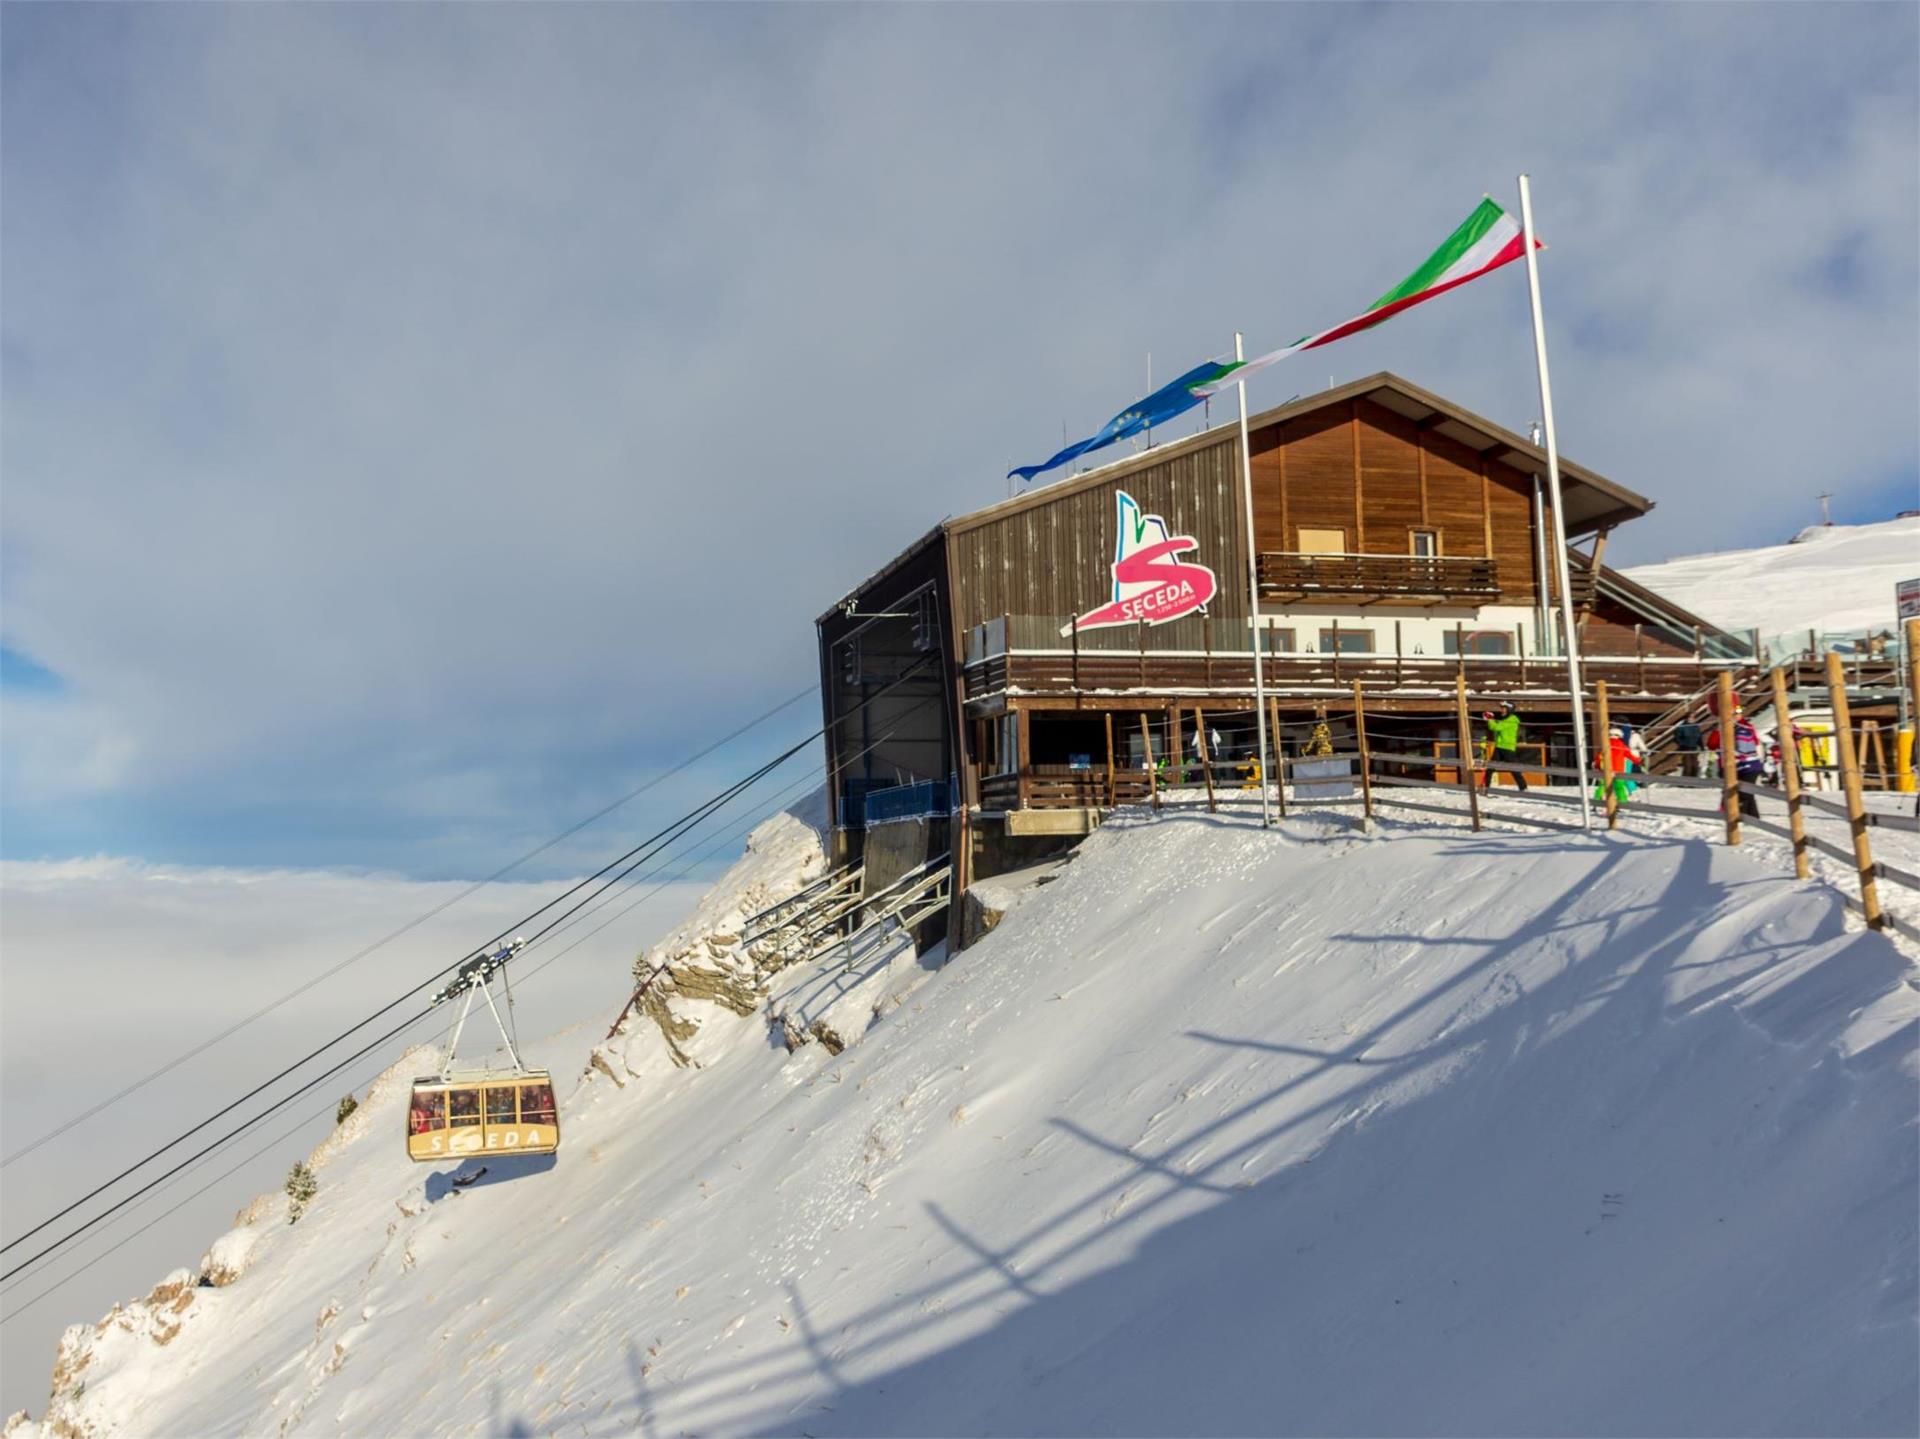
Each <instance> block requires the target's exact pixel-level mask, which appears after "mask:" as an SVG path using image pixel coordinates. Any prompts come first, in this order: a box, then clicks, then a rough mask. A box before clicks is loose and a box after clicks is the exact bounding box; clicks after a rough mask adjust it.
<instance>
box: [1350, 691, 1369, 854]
mask: <svg viewBox="0 0 1920 1439" xmlns="http://www.w3.org/2000/svg"><path fill="white" fill-rule="evenodd" d="M1353 732H1354V734H1355V735H1356V736H1357V737H1358V739H1359V741H1360V813H1361V814H1363V815H1365V816H1366V818H1367V819H1368V820H1369V821H1371V820H1372V818H1373V752H1372V751H1371V750H1370V749H1368V748H1367V701H1366V697H1365V695H1364V693H1363V692H1362V691H1361V688H1360V681H1359V680H1355V681H1354V682H1353Z"/></svg>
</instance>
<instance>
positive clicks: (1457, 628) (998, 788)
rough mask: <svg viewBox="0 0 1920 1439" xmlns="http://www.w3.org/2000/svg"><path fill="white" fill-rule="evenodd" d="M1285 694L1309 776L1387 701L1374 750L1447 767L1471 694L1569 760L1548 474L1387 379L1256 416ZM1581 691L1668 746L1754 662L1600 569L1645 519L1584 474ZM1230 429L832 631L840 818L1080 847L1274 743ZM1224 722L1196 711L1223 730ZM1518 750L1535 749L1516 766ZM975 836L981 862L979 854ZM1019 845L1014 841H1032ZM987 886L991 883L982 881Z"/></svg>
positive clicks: (1217, 430)
mask: <svg viewBox="0 0 1920 1439" xmlns="http://www.w3.org/2000/svg"><path fill="white" fill-rule="evenodd" d="M1249 434H1250V437H1251V450H1252V477H1253V536H1252V542H1253V550H1254V560H1255V565H1256V567H1257V573H1258V576H1259V592H1260V610H1261V623H1260V629H1259V644H1260V652H1261V656H1262V664H1263V666H1264V676H1263V677H1264V681H1265V685H1266V689H1267V692H1268V694H1269V696H1270V697H1271V698H1272V702H1273V709H1274V712H1275V714H1276V715H1277V717H1278V719H1279V722H1280V725H1279V728H1280V733H1279V736H1278V741H1279V744H1280V746H1281V748H1282V752H1284V753H1287V754H1294V753H1298V752H1299V747H1300V746H1301V745H1302V744H1303V743H1304V741H1305V739H1306V737H1307V736H1308V734H1309V733H1310V732H1311V730H1312V728H1313V725H1314V723H1315V722H1316V719H1318V718H1324V719H1325V720H1326V721H1327V722H1328V723H1329V724H1330V725H1331V726H1332V727H1333V730H1334V733H1335V736H1336V738H1337V737H1338V734H1339V726H1340V724H1341V722H1342V718H1343V716H1344V715H1345V714H1347V713H1349V712H1350V710H1351V696H1352V686H1353V683H1354V681H1356V680H1357V681H1360V682H1361V683H1362V685H1363V687H1364V690H1365V694H1366V698H1367V707H1368V715H1369V731H1370V732H1377V733H1376V738H1375V741H1374V748H1375V751H1376V753H1378V752H1381V751H1382V750H1384V751H1386V752H1388V753H1391V752H1392V751H1394V750H1396V749H1401V750H1404V751H1406V752H1409V753H1418V754H1422V755H1428V756H1432V755H1434V754H1436V753H1437V754H1442V755H1448V756H1450V755H1451V753H1452V751H1451V749H1450V748H1449V746H1450V745H1451V742H1452V738H1453V733H1454V730H1453V720H1452V716H1453V714H1454V704H1455V687H1456V680H1457V676H1460V675H1462V674H1464V676H1465V678H1466V682H1467V686H1468V689H1469V692H1470V696H1471V702H1472V704H1473V706H1474V708H1475V709H1476V711H1477V710H1478V709H1480V708H1483V707H1484V706H1485V704H1486V703H1489V702H1496V701H1498V700H1501V699H1512V700H1513V701H1514V702H1515V704H1516V706H1517V707H1518V708H1519V710H1520V712H1521V714H1522V716H1523V721H1524V722H1525V723H1526V725H1527V731H1526V735H1525V738H1526V740H1527V741H1528V743H1529V745H1530V746H1531V747H1532V752H1533V753H1535V754H1537V755H1538V756H1540V758H1541V759H1542V760H1547V759H1552V760H1554V761H1557V762H1559V763H1563V764H1564V763H1573V762H1574V756H1573V752H1572V743H1571V735H1570V728H1569V725H1570V720H1569V699H1568V695H1567V693H1566V686H1565V669H1564V662H1563V660H1562V658H1561V655H1562V647H1561V642H1560V635H1559V629H1560V626H1559V620H1558V613H1557V607H1558V596H1557V594H1556V593H1555V589H1554V583H1553V575H1552V566H1551V565H1550V564H1549V563H1548V560H1549V557H1550V553H1551V550H1550V546H1551V544H1552V540H1551V535H1552V519H1551V514H1550V512H1549V510H1548V497H1547V495H1546V494H1545V493H1544V491H1545V486H1544V483H1543V477H1544V475H1545V470H1546V456H1545V453H1544V452H1543V451H1542V450H1541V449H1539V448H1538V447H1536V446H1535V445H1533V444H1532V443H1530V442H1529V441H1528V440H1527V439H1525V438H1523V437H1522V436H1520V435H1517V434H1514V433H1513V432H1512V431H1510V430H1507V429H1505V428H1503V427H1502V426H1499V425H1496V424H1494V423H1493V422H1492V421H1490V420H1486V419H1483V418H1481V417H1480V416H1478V415H1475V414H1472V413H1471V412H1469V411H1467V410H1464V409H1462V408H1461V407H1460V406H1458V405H1455V404H1453V403H1452V402H1451V401H1448V400H1445V399H1442V398H1441V397H1440V396H1438V395H1435V394H1432V393H1430V392H1429V391H1426V390H1423V389H1421V388H1419V387H1418V386H1416V385H1413V384H1410V383H1409V382H1407V381H1406V380H1403V379H1400V378H1399V377H1398V376H1396V375H1392V374H1384V373H1383V374H1377V375H1373V376H1370V377H1368V378H1366V379H1363V380H1357V381H1355V382H1353V383H1351V384H1348V385H1344V386H1341V387H1339V388H1337V389H1332V390H1328V391H1326V392H1324V393H1321V394H1317V395H1313V396H1311V397H1307V398H1303V399H1300V400H1296V401H1294V402H1292V403H1290V404H1287V405H1283V406H1281V407H1280V408H1278V409H1275V410H1270V411H1268V412H1266V413H1264V414H1261V415H1258V416H1255V417H1253V418H1252V419H1251V420H1250V421H1249ZM1561 482H1562V491H1563V495H1564V499H1565V507H1566V513H1565V516H1564V519H1565V526H1566V536H1567V540H1568V542H1569V545H1570V546H1572V545H1573V544H1574V543H1575V542H1578V541H1586V540H1591V541H1592V550H1593V551H1595V552H1596V553H1593V554H1582V553H1580V552H1579V551H1578V550H1575V551H1574V553H1573V564H1572V574H1573V589H1574V594H1573V599H1574V602H1575V605H1576V608H1577V611H1578V613H1579V615H1580V620H1579V624H1580V627H1581V630H1582V635H1583V641H1582V653H1583V656H1584V657H1585V659H1586V666H1587V678H1588V683H1589V684H1591V683H1592V681H1593V680H1595V679H1603V680H1605V681H1607V683H1608V686H1609V689H1610V691H1611V700H1612V706H1613V712H1614V713H1615V714H1616V715H1620V716H1623V717H1626V718H1629V719H1631V720H1633V721H1634V722H1637V723H1646V722H1648V721H1651V720H1654V719H1656V718H1657V717H1659V716H1662V715H1664V714H1666V713H1668V712H1669V711H1671V710H1673V709H1674V707H1675V706H1676V704H1677V703H1679V702H1680V701H1682V700H1685V699H1687V698H1688V697H1690V696H1694V695H1697V694H1698V693H1699V692H1700V691H1701V689H1702V688H1703V687H1704V686H1706V685H1708V684H1710V683H1711V682H1712V680H1713V676H1714V672H1715V671H1716V670H1718V669H1719V668H1723V667H1727V666H1729V665H1737V664H1738V663H1740V662H1741V661H1742V660H1743V659H1744V658H1745V654H1746V652H1745V649H1744V647H1743V646H1742V645H1741V644H1740V643H1739V642H1738V641H1735V640H1734V639H1733V638H1732V637H1731V636H1729V635H1726V634H1725V633H1723V632H1721V631H1719V630H1716V629H1714V628H1713V627H1712V626H1711V625H1709V624H1707V623H1706V622H1705V621H1703V620H1701V619H1700V618H1699V617H1698V616H1695V615H1692V614H1689V613H1688V612H1686V611H1685V610H1683V609H1681V608H1680V607H1679V606H1677V605H1674V604H1672V603H1670V602H1668V601H1666V600H1664V599H1662V598H1661V597H1660V596H1658V595H1655V594H1653V593H1652V592H1651V591H1649V590H1647V589H1645V588H1644V587H1643V586H1640V585H1636V584H1633V583H1632V582H1631V581H1628V580H1627V579H1625V578H1624V577H1623V576H1620V575H1618V574H1616V573H1615V572H1614V571H1612V570H1609V569H1606V568H1605V567H1604V565H1602V564H1601V563H1599V556H1598V554H1597V552H1598V551H1599V550H1600V549H1601V547H1602V546H1603V545H1604V542H1605V536H1606V535H1607V533H1608V532H1609V531H1610V530H1611V529H1612V528H1613V527H1614V526H1616V525H1620V524H1623V523H1625V522H1627V521H1629V520H1632V519H1634V518H1636V517H1638V516H1640V515H1643V514H1645V513H1646V512H1647V511H1648V510H1649V509H1651V508H1652V502H1651V501H1650V500H1647V499H1645V498H1643V497H1642V496H1640V495H1638V494H1636V493H1634V492H1633V491H1631V490H1629V489H1626V488H1625V487H1623V486H1621V485H1618V484H1616V483H1614V482H1613V481H1611V480H1609V479H1606V478H1605V477H1604V476H1601V475H1598V474H1596V473H1594V472H1593V471H1591V470H1588V469H1586V468H1584V467H1582V466H1581V465H1578V464H1575V463H1572V462H1570V461H1567V460H1564V459H1563V460H1562V462H1561ZM1245 531H1246V520H1245V507H1244V501H1243V499H1242V491H1241V463H1240V439H1239V428H1238V426H1237V425H1226V426H1216V427H1214V428H1212V429H1209V430H1207V431H1205V432H1203V433H1201V434H1198V435H1194V436H1191V437H1189V438H1186V439H1181V440H1176V441H1174V442H1172V443H1169V444H1164V445H1160V446H1158V447H1156V448H1154V449H1152V450H1150V451H1148V452H1146V453H1143V454H1136V455H1132V456H1129V457H1127V458H1124V459H1122V460H1119V461H1117V462H1115V463H1113V464H1109V465H1106V466H1104V467H1102V468H1099V469H1096V470H1092V471H1089V472H1088V473H1085V474H1082V475H1078V476H1076V477H1074V478H1071V479H1066V480H1061V481H1058V482H1056V483H1054V484H1051V485H1044V486H1041V487H1039V488H1036V489H1034V490H1032V491H1030V492H1029V493H1026V494H1023V495H1020V496H1018V497H1016V498H1013V499H1009V500H1006V501H1004V502H1002V503H999V504H995V505H991V506H988V507H987V508H985V509H982V510H978V511H976V512H974V513H972V514H968V515H962V516H959V517H958V518H954V519H949V520H946V521H944V522H943V523H941V524H940V525H938V526H936V527H935V528H934V529H932V530H930V531H928V533H927V534H926V535H924V536H923V537H921V538H920V539H919V540H918V541H916V542H915V543H914V544H913V545H911V546H909V547H908V548H907V549H906V550H905V551H904V552H903V553H901V554H900V555H898V556H897V557H896V558H894V559H893V560H892V561H891V562H889V563H888V564H887V565H886V566H885V567H884V568H882V569H881V570H880V571H879V572H878V573H876V574H875V575H873V576H872V577H871V578H869V579H867V580H866V581H864V582H863V583H862V584H860V585H859V586H858V587H857V588H855V589H854V590H852V591H851V592H850V593H849V594H848V595H847V596H846V597H845V598H844V599H843V600H842V601H841V602H840V603H838V604H836V605H835V606H834V607H833V608H832V609H830V610H829V611H828V612H827V613H826V614H824V615H822V616H821V617H820V619H819V621H818V628H819V644H820V668H821V693H822V697H823V704H824V707H825V719H826V722H827V725H828V730H827V760H828V764H829V766H830V768H829V773H831V774H833V775H835V777H836V782H835V783H834V784H832V785H830V786H829V792H830V795H831V801H830V802H831V808H832V820H833V824H834V826H835V829H836V831H837V832H838V833H839V834H840V835H841V836H842V840H841V844H842V848H843V853H850V852H852V851H853V850H856V849H858V848H859V846H860V845H861V843H862V838H861V837H862V835H863V833H864V831H865V830H866V828H867V827H868V825H869V824H870V823H875V824H877V823H883V822H885V821H887V820H890V819H896V818H916V819H924V820H927V821H928V822H929V823H930V825H931V828H930V829H929V830H928V832H927V839H926V846H927V853H928V854H930V855H932V854H937V853H939V852H940V851H939V848H938V847H939V846H940V845H941V844H943V843H944V842H945V839H946V836H945V832H944V828H943V826H944V822H945V819H946V816H948V815H949V814H950V813H952V812H955V811H957V810H958V809H960V808H961V807H962V806H964V807H965V809H966V811H967V814H968V820H969V825H970V828H971V829H972V830H973V831H974V832H975V833H976V835H979V836H983V837H984V838H985V840H986V842H988V843H992V842H994V841H995V837H998V838H1007V837H1014V838H1017V837H1019V836H1023V835H1043V834H1064V833H1084V832H1085V831H1086V829H1087V828H1089V827H1090V826H1091V825H1092V823H1094V822H1095V821H1096V819H1097V816H1098V813H1099V811H1100V810H1102V809H1104V808H1106V807H1109V806H1111V805H1112V804H1114V803H1124V802H1128V801H1131V800H1136V799H1139V798H1141V797H1143V796H1144V793H1145V785H1146V757H1147V753H1148V750H1149V747H1150V748H1151V751H1152V757H1153V759H1154V761H1155V762H1159V761H1162V760H1168V761H1172V762H1174V763H1176V764H1178V763H1179V762H1181V761H1182V760H1183V759H1191V758H1192V747H1193V739H1194V731H1195V728H1196V724H1198V723H1204V724H1205V726H1206V733H1207V736H1208V739H1209V742H1210V745H1211V742H1212V739H1213V737H1214V736H1215V735H1217V736H1218V746H1217V751H1218V752H1216V753H1214V754H1213V756H1212V757H1213V759H1214V761H1215V762H1216V764H1223V763H1224V764H1229V765H1230V764H1232V763H1233V762H1234V761H1236V760H1243V759H1250V758H1251V756H1252V750H1253V747H1254V739H1253V735H1254V725H1253V708H1254V705H1253V694H1254V686H1253V669H1252V650H1253V644H1254V638H1255V636H1254V626H1253V622H1252V617H1251V614H1250V611H1249V606H1248V603H1247V575H1248V571H1247V537H1246V533H1245ZM1201 717H1203V718H1201ZM1523 752H1524V751H1523ZM976 842H980V841H978V840H977V841H976ZM1014 848H1015V849H1018V848H1019V846H1018V845H1015V846H1014ZM990 867H993V866H991V865H988V866H982V867H980V868H979V869H978V870H977V872H979V873H986V872H988V871H989V868H990Z"/></svg>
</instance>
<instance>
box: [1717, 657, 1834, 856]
mask: <svg viewBox="0 0 1920 1439" xmlns="http://www.w3.org/2000/svg"><path fill="white" fill-rule="evenodd" d="M1835 658H1836V659H1838V658H1839V656H1837V655H1836V656H1835ZM1716 683H1717V686H1718V689H1717V697H1718V701H1719V703H1718V709H1719V711H1720V808H1721V809H1722V810H1723V811H1724V812H1725V814H1726V820H1727V843H1728V844H1738V843H1740V791H1739V788H1738V786H1739V783H1740V766H1739V764H1738V763H1737V762H1736V761H1735V759H1734V756H1733V676H1732V675H1731V674H1730V673H1728V672H1727V671H1726V670H1721V671H1720V677H1719V679H1718V681H1716Z"/></svg>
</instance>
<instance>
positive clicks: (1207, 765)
mask: <svg viewBox="0 0 1920 1439" xmlns="http://www.w3.org/2000/svg"><path fill="white" fill-rule="evenodd" d="M1193 747H1194V748H1195V749H1197V750H1198V751H1200V775H1201V778H1203V779H1205V780H1206V782H1207V813H1208V814H1218V813H1219V812H1220V806H1219V805H1218V804H1216V803H1215V802H1214V798H1213V756H1212V755H1211V754H1210V753H1209V752H1208V745H1207V712H1206V711H1205V710H1203V709H1201V708H1200V706H1199V705H1195V706H1194V707H1193Z"/></svg>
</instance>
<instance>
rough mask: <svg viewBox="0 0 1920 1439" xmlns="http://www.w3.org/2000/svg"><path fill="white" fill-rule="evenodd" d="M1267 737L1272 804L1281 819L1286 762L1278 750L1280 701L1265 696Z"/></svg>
mask: <svg viewBox="0 0 1920 1439" xmlns="http://www.w3.org/2000/svg"><path fill="white" fill-rule="evenodd" d="M1267 735H1268V737H1269V738H1270V739H1271V740H1272V741H1273V803H1274V810H1275V812H1276V813H1278V814H1279V815H1280V817H1281V818H1282V819H1285V818H1286V814H1287V761H1286V757H1285V755H1284V754H1283V753H1282V752H1281V749H1280V701H1278V700H1277V699H1275V698H1274V697H1273V696H1272V695H1268V696H1267Z"/></svg>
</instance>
